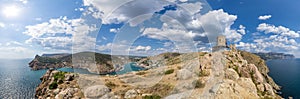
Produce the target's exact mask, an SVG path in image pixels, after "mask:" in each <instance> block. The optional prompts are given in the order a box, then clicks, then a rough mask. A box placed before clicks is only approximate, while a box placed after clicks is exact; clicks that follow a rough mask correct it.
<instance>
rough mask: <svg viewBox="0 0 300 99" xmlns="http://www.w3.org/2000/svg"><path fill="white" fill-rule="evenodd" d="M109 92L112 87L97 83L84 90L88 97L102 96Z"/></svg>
mask: <svg viewBox="0 0 300 99" xmlns="http://www.w3.org/2000/svg"><path fill="white" fill-rule="evenodd" d="M109 92H110V89H109V88H108V87H106V86H105V85H95V86H91V87H88V88H87V89H86V90H85V91H84V95H85V96H86V98H100V97H102V96H103V95H105V94H107V93H109Z"/></svg>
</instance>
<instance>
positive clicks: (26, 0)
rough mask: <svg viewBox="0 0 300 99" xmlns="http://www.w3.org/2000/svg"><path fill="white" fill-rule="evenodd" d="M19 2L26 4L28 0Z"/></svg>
mask: <svg viewBox="0 0 300 99" xmlns="http://www.w3.org/2000/svg"><path fill="white" fill-rule="evenodd" d="M20 2H22V3H23V4H27V3H28V0H20Z"/></svg>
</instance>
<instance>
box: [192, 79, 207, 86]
mask: <svg viewBox="0 0 300 99" xmlns="http://www.w3.org/2000/svg"><path fill="white" fill-rule="evenodd" d="M194 83H195V88H204V87H205V84H204V83H202V82H201V81H200V80H196V81H195V82H194Z"/></svg>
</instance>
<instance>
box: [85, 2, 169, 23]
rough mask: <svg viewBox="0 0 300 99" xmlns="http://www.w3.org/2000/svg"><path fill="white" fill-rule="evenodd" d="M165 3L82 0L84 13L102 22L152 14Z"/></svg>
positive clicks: (112, 21)
mask: <svg viewBox="0 0 300 99" xmlns="http://www.w3.org/2000/svg"><path fill="white" fill-rule="evenodd" d="M166 5H168V3H167V2H165V1H161V0H134V1H132V0H84V6H87V7H88V9H87V12H86V14H93V16H94V17H95V18H98V19H102V23H103V24H112V23H116V24H118V23H121V22H127V21H128V20H130V19H133V18H135V17H137V16H139V15H144V14H149V13H150V14H153V13H154V12H156V11H159V10H161V9H162V8H163V7H164V6H166Z"/></svg>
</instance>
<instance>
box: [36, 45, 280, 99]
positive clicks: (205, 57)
mask: <svg viewBox="0 0 300 99" xmlns="http://www.w3.org/2000/svg"><path fill="white" fill-rule="evenodd" d="M139 64H140V65H143V66H145V67H148V68H149V69H148V70H144V71H138V72H131V73H127V74H123V75H106V76H100V75H85V74H77V75H78V76H76V77H75V80H76V81H77V83H72V84H71V85H72V86H77V87H76V88H79V89H80V92H81V93H83V95H80V94H73V96H72V97H84V98H87V99H122V98H126V99H160V98H166V99H175V98H177V99H178V98H179V99H199V98H201V99H211V98H215V99H259V98H275V99H277V98H278V99H280V98H281V97H280V96H278V95H277V94H276V89H279V87H278V86H277V85H276V83H275V82H274V81H273V80H272V78H270V77H269V76H268V74H267V73H268V68H267V67H266V65H265V64H264V61H263V60H262V59H260V58H259V57H257V56H256V55H254V54H251V53H248V52H243V51H224V52H214V53H204V52H199V53H181V54H179V53H165V54H160V55H158V56H153V57H148V58H145V59H142V60H141V61H140V63H139ZM46 75H47V74H46ZM74 75H75V74H74ZM44 77H46V78H47V77H48V79H53V76H44ZM50 81H53V80H50ZM47 83H49V81H48V80H43V82H42V84H41V85H40V86H39V87H38V88H44V89H42V90H44V91H42V92H41V89H39V90H38V89H37V95H36V96H37V97H43V98H45V97H48V96H49V95H48V96H47V95H45V94H44V93H48V94H51V95H50V96H49V97H51V98H52V97H58V96H57V95H56V96H52V95H55V94H54V90H57V89H49V88H48V89H45V87H46V88H47V87H49V84H47ZM47 85H48V86H47ZM58 86H65V83H63V84H58ZM62 91H63V90H60V91H59V92H58V93H60V92H62Z"/></svg>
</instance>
